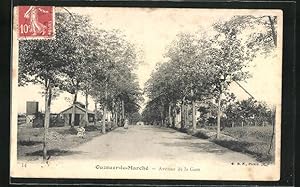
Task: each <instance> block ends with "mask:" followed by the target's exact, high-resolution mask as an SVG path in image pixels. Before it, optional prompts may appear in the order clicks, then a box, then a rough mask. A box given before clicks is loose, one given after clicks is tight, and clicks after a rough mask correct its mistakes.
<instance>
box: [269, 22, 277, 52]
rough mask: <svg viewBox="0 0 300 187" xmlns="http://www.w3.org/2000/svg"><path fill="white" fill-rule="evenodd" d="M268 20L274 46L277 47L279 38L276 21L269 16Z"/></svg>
mask: <svg viewBox="0 0 300 187" xmlns="http://www.w3.org/2000/svg"><path fill="white" fill-rule="evenodd" d="M268 18H269V21H270V25H271V30H272V37H273V42H274V46H275V47H277V36H276V31H275V27H274V20H272V18H271V16H268Z"/></svg>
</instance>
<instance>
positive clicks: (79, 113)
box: [58, 102, 95, 126]
mask: <svg viewBox="0 0 300 187" xmlns="http://www.w3.org/2000/svg"><path fill="white" fill-rule="evenodd" d="M85 110H86V109H85V106H84V105H83V104H82V103H79V102H77V103H76V104H75V120H74V125H75V126H79V124H80V122H81V121H82V120H85ZM72 112H73V105H72V106H70V107H69V108H67V109H65V110H63V111H61V112H60V113H59V114H58V115H60V116H62V118H63V119H64V123H65V125H71V121H72ZM87 112H88V119H89V122H94V120H95V113H94V112H93V111H90V110H88V111H87Z"/></svg>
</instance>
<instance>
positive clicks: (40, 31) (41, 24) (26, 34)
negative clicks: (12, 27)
mask: <svg viewBox="0 0 300 187" xmlns="http://www.w3.org/2000/svg"><path fill="white" fill-rule="evenodd" d="M18 23H19V25H18V36H19V38H20V39H50V38H53V37H54V7H53V6H20V7H19V22H18Z"/></svg>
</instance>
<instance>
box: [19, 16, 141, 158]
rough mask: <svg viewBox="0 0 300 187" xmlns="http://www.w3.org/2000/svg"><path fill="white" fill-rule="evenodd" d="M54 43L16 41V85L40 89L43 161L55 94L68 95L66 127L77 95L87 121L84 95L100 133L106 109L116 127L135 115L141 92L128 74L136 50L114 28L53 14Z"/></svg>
mask: <svg viewBox="0 0 300 187" xmlns="http://www.w3.org/2000/svg"><path fill="white" fill-rule="evenodd" d="M55 20H56V23H55V33H56V35H55V39H51V40H21V41H19V82H18V83H19V86H25V85H26V84H28V83H33V84H40V85H42V86H43V87H44V92H43V95H44V97H45V119H44V127H45V136H44V149H43V150H44V159H45V158H46V155H47V149H46V142H47V131H48V127H49V123H50V121H49V120H50V109H51V102H52V100H53V98H54V97H56V96H58V95H59V93H60V92H62V91H66V92H68V93H71V94H73V96H74V97H73V107H72V109H73V112H72V119H71V123H72V124H71V127H72V128H74V121H75V104H76V102H77V95H78V93H79V92H83V93H84V95H85V98H86V103H85V105H86V115H85V124H81V125H87V124H88V123H89V122H88V114H87V109H88V105H89V103H88V97H89V96H91V97H92V98H93V100H94V102H95V110H96V112H95V113H98V112H97V109H99V106H100V109H101V111H102V132H103V133H105V130H106V127H105V121H106V116H107V115H106V114H107V111H110V112H111V113H112V115H113V120H114V122H115V123H116V124H118V123H120V122H121V121H123V120H124V118H125V117H130V116H131V115H132V114H134V113H136V112H138V110H139V108H140V106H139V102H140V101H141V99H142V96H141V90H140V88H139V85H138V82H137V81H136V75H135V74H134V73H133V70H134V69H135V68H136V66H137V65H138V63H139V51H138V50H137V49H136V47H135V46H134V45H133V44H131V43H130V42H128V41H127V40H126V38H125V36H124V35H122V33H121V32H120V31H118V30H100V29H97V28H95V27H93V26H92V25H91V24H90V20H89V18H88V17H85V16H81V15H77V14H71V13H70V12H67V11H66V12H65V13H56V14H55Z"/></svg>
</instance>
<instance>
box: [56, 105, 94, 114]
mask: <svg viewBox="0 0 300 187" xmlns="http://www.w3.org/2000/svg"><path fill="white" fill-rule="evenodd" d="M72 107H73V105H72V106H70V107H68V108H66V109H65V110H63V111H61V112H60V113H59V114H62V113H65V112H66V111H68V110H69V109H71V108H72ZM75 107H76V108H78V109H79V110H81V111H83V112H85V108H82V107H81V106H79V104H77V103H76V104H75ZM87 112H88V113H89V114H95V112H93V111H91V110H87Z"/></svg>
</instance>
